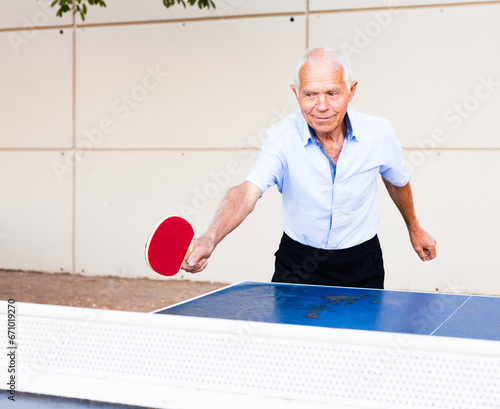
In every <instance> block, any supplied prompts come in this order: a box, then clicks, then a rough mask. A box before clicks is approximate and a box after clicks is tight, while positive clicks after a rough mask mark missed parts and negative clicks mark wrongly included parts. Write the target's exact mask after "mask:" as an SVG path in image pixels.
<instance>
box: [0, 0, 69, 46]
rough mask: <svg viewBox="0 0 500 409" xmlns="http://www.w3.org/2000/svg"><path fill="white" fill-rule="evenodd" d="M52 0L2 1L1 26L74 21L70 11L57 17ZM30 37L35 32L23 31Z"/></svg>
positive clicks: (26, 25)
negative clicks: (51, 5)
mask: <svg viewBox="0 0 500 409" xmlns="http://www.w3.org/2000/svg"><path fill="white" fill-rule="evenodd" d="M51 3H52V0H35V1H33V0H14V1H10V0H3V1H0V28H23V29H26V28H27V29H32V28H35V27H40V28H42V27H47V26H59V25H67V24H71V23H72V18H71V15H70V13H67V14H65V15H64V16H63V17H62V18H60V17H56V11H57V9H56V8H52V7H50V4H51ZM21 35H23V36H25V38H26V39H29V38H30V37H31V36H32V35H33V33H29V32H28V31H26V32H24V33H23V32H21Z"/></svg>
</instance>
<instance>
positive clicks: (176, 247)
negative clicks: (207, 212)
mask: <svg viewBox="0 0 500 409" xmlns="http://www.w3.org/2000/svg"><path fill="white" fill-rule="evenodd" d="M193 237H194V230H193V228H192V227H191V225H190V224H189V222H188V221H186V220H185V219H183V218H182V217H178V216H169V217H166V218H165V219H163V220H162V221H160V223H158V224H157V225H156V227H155V228H154V229H153V231H152V232H151V234H150V235H149V238H148V241H147V243H146V252H145V253H146V261H147V263H148V265H149V267H151V269H152V270H153V271H155V272H157V273H158V274H161V275H164V276H173V275H175V274H177V273H178V272H179V270H180V268H181V266H182V265H183V264H184V263H185V262H186V260H187V259H188V257H189V256H190V254H191V253H192V252H193V248H192V245H193Z"/></svg>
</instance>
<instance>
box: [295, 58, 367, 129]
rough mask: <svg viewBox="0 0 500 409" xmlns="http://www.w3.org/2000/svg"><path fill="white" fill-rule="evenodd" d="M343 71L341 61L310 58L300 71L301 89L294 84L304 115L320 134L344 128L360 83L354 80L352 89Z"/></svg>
mask: <svg viewBox="0 0 500 409" xmlns="http://www.w3.org/2000/svg"><path fill="white" fill-rule="evenodd" d="M343 75H344V72H343V69H342V66H340V65H338V64H337V63H326V62H322V61H314V62H312V64H310V63H309V62H307V63H306V64H305V65H304V66H303V67H302V68H301V70H300V72H299V79H300V89H299V90H296V88H295V86H294V85H292V86H291V87H292V90H293V91H294V93H295V95H296V97H297V100H298V102H299V106H300V109H301V111H302V115H304V118H305V120H306V121H307V123H308V124H309V125H310V126H311V128H313V129H314V131H315V132H316V135H317V136H326V137H328V136H336V135H337V134H338V132H340V131H341V130H342V122H343V120H344V116H345V113H346V111H347V104H348V103H349V102H351V100H352V98H353V97H354V92H355V91H356V85H357V82H356V81H353V83H352V84H351V86H350V88H349V89H348V88H347V86H346V84H345V83H344V78H343ZM297 91H298V92H297Z"/></svg>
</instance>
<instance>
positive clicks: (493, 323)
mask: <svg viewBox="0 0 500 409" xmlns="http://www.w3.org/2000/svg"><path fill="white" fill-rule="evenodd" d="M157 313H160V314H171V315H186V316H195V317H211V318H223V319H234V320H249V321H263V322H269V323H276V324H280V323H282V324H296V325H309V326H319V327H331V328H348V329H361V330H369V331H384V332H396V333H411V334H421V335H439V336H451V337H459V338H475V339H487V340H500V297H483V296H469V295H460V294H441V293H422V292H410V291H390V290H369V289H358V288H345V287H327V286H313V285H296V284H281V283H256V282H244V283H241V284H236V285H233V286H230V287H226V288H224V289H222V290H219V291H216V292H214V293H211V294H207V295H205V296H202V297H199V298H197V299H194V300H191V301H187V302H185V303H182V304H178V305H175V306H172V307H167V308H165V309H163V310H161V311H157Z"/></svg>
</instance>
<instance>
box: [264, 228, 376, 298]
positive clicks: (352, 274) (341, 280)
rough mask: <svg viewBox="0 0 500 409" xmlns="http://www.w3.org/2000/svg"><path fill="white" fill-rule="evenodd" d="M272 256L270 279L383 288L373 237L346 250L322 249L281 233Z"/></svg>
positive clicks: (374, 238)
mask: <svg viewBox="0 0 500 409" xmlns="http://www.w3.org/2000/svg"><path fill="white" fill-rule="evenodd" d="M275 257H276V260H275V271H274V275H273V279H272V281H273V282H277V283H295V284H316V285H332V286H341V287H360V288H379V289H382V288H384V275H385V273H384V261H383V259H382V249H381V248H380V242H379V240H378V237H377V236H375V237H373V238H372V239H370V240H368V241H366V242H364V243H362V244H359V245H357V246H354V247H350V248H347V249H341V250H323V249H317V248H315V247H310V246H306V245H304V244H301V243H298V242H296V241H295V240H292V239H291V238H290V237H288V236H287V235H286V234H285V233H283V237H282V238H281V242H280V246H279V249H278V251H277V252H276V253H275Z"/></svg>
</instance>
